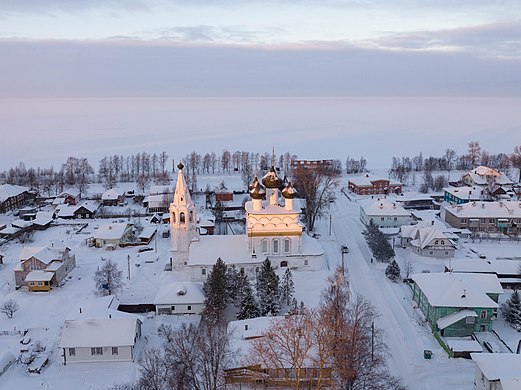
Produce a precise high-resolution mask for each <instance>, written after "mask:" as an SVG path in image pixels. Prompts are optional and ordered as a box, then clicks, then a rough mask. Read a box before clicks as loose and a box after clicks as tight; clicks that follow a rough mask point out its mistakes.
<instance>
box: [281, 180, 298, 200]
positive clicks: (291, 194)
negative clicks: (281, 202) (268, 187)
mask: <svg viewBox="0 0 521 390" xmlns="http://www.w3.org/2000/svg"><path fill="white" fill-rule="evenodd" d="M282 196H283V197H284V199H293V198H295V197H296V196H297V190H296V189H295V188H294V187H292V186H291V182H288V185H287V186H286V187H284V189H283V190H282Z"/></svg>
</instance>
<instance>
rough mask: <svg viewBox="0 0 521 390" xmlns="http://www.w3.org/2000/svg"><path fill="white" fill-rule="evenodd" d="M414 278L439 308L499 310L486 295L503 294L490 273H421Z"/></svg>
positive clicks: (430, 300)
mask: <svg viewBox="0 0 521 390" xmlns="http://www.w3.org/2000/svg"><path fill="white" fill-rule="evenodd" d="M411 279H412V280H414V282H415V283H416V284H417V285H418V287H419V288H420V289H421V290H422V291H423V293H424V294H425V296H426V297H427V300H428V301H429V303H430V304H431V305H432V306H437V307H462V308H471V307H476V308H497V307H498V304H497V303H496V302H494V301H493V300H492V299H490V297H488V296H487V294H486V293H499V292H501V293H502V292H503V289H502V287H501V284H499V281H498V279H497V276H496V275H491V274H453V273H449V272H447V273H421V274H414V275H411Z"/></svg>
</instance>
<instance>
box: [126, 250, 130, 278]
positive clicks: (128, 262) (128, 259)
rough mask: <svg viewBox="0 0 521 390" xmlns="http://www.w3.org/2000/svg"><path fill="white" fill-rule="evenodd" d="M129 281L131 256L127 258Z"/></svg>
mask: <svg viewBox="0 0 521 390" xmlns="http://www.w3.org/2000/svg"><path fill="white" fill-rule="evenodd" d="M127 266H128V280H130V255H128V256H127Z"/></svg>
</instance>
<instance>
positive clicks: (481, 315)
mask: <svg viewBox="0 0 521 390" xmlns="http://www.w3.org/2000/svg"><path fill="white" fill-rule="evenodd" d="M479 318H481V319H482V320H484V319H486V318H487V311H486V310H481V314H480V315H479Z"/></svg>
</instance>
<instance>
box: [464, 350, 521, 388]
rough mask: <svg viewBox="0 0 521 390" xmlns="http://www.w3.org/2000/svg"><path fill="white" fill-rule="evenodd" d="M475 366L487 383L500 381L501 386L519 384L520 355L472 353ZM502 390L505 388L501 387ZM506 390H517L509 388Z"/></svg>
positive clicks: (520, 372) (520, 378)
mask: <svg viewBox="0 0 521 390" xmlns="http://www.w3.org/2000/svg"><path fill="white" fill-rule="evenodd" d="M470 356H471V357H472V360H474V362H475V363H476V366H477V367H478V368H479V369H480V371H481V372H482V373H483V375H485V377H486V378H487V379H488V380H489V381H496V380H499V381H501V384H502V385H503V384H507V383H508V384H509V385H511V384H519V383H521V355H518V354H514V353H472V354H471V355H470ZM503 389H507V387H504V386H503ZM508 389H519V387H511V388H508Z"/></svg>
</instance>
